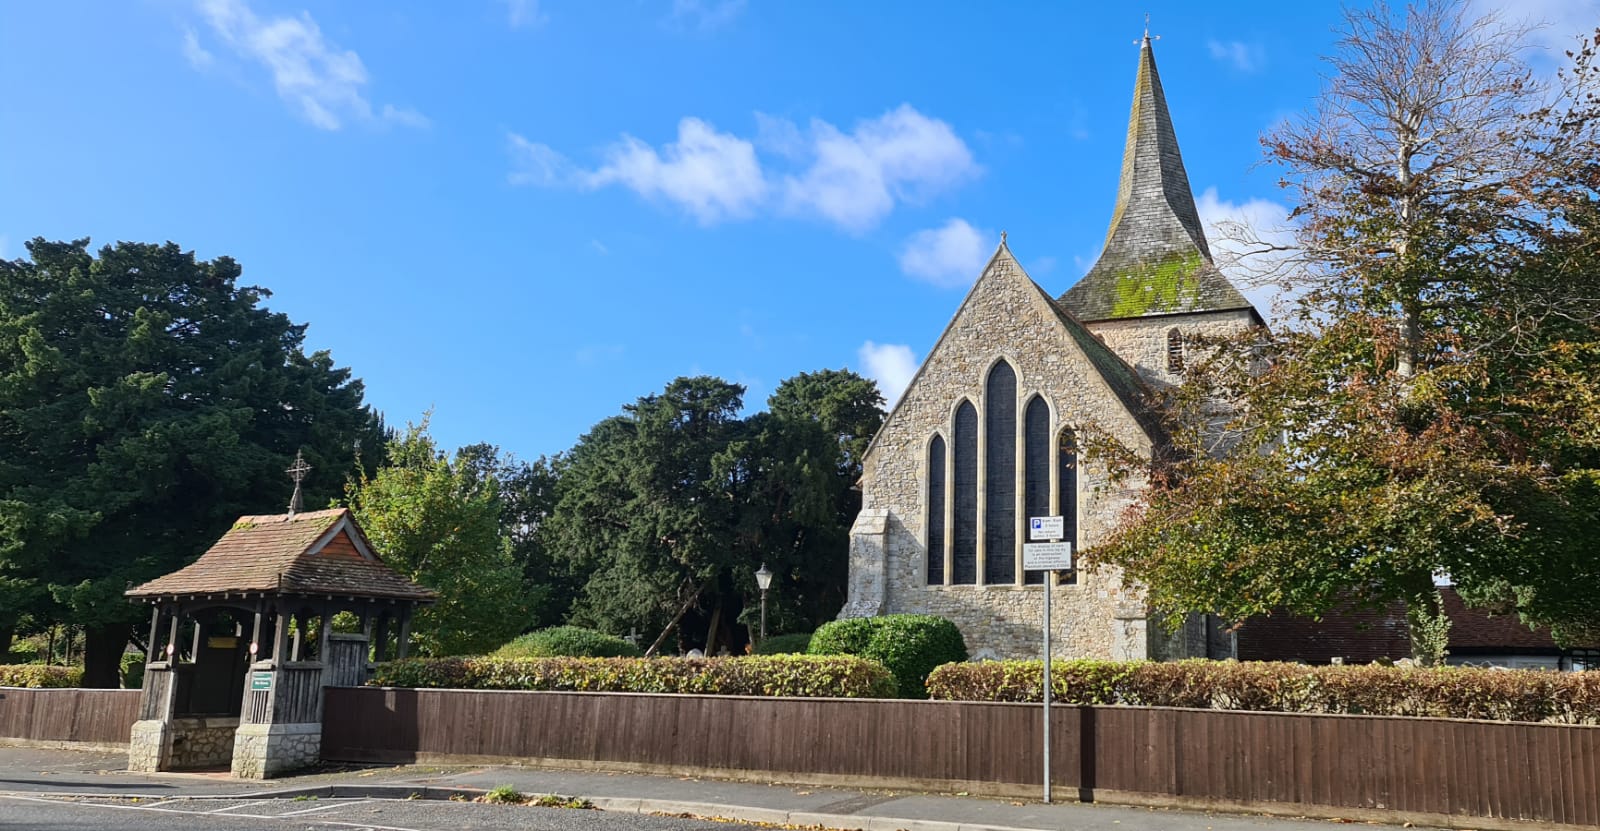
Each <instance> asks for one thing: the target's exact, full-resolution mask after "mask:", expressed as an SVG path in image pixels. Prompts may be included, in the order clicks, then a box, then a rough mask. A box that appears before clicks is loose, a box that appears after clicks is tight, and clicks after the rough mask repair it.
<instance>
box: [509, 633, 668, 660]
mask: <svg viewBox="0 0 1600 831" xmlns="http://www.w3.org/2000/svg"><path fill="white" fill-rule="evenodd" d="M491 654H492V655H493V656H494V657H496V658H562V657H566V658H638V657H640V656H641V655H643V654H644V653H643V652H641V651H640V650H639V647H637V646H634V645H633V644H631V643H628V642H627V641H625V640H623V639H621V638H619V637H617V636H615V635H607V634H606V633H604V632H596V631H595V630H593V629H585V628H583V627H582V626H552V627H550V628H549V629H540V630H539V631H537V632H529V633H528V634H526V635H522V636H520V637H518V638H515V639H513V640H512V641H511V642H510V643H507V644H506V645H505V646H502V647H500V648H499V649H496V650H495V651H494V652H493V653H491Z"/></svg>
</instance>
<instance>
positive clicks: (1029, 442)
mask: <svg viewBox="0 0 1600 831" xmlns="http://www.w3.org/2000/svg"><path fill="white" fill-rule="evenodd" d="M1022 468H1023V473H1022V482H1023V486H1022V487H1023V493H1022V505H1023V508H1024V510H1023V512H1022V516H1020V517H1018V520H1019V521H1018V523H1017V527H1018V528H1019V529H1023V528H1026V527H1027V523H1028V517H1036V516H1050V515H1051V513H1050V405H1049V404H1046V403H1045V400H1044V399H1043V398H1041V397H1039V396H1034V397H1033V399H1032V400H1031V401H1029V402H1028V406H1027V408H1026V409H1024V410H1023V412H1022ZM1018 533H1023V532H1022V531H1020V530H1019V532H1018ZM1024 539H1026V537H1024ZM1023 582H1024V583H1027V584H1029V585H1039V584H1041V583H1043V582H1044V572H1042V571H1025V572H1023Z"/></svg>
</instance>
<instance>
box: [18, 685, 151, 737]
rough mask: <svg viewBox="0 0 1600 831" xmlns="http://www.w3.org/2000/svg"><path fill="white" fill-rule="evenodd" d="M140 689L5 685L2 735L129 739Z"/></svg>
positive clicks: (135, 718) (136, 712) (136, 715)
mask: <svg viewBox="0 0 1600 831" xmlns="http://www.w3.org/2000/svg"><path fill="white" fill-rule="evenodd" d="M138 718H139V691H138V690H84V689H31V688H28V689H25V688H17V687H0V739H23V740H27V741H41V742H89V743H93V744H127V743H128V734H129V732H130V731H131V729H132V727H133V723H134V721H136V720H137V719H138Z"/></svg>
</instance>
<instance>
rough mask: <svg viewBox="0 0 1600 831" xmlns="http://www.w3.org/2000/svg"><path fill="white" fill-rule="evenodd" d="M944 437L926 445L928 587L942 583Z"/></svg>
mask: <svg viewBox="0 0 1600 831" xmlns="http://www.w3.org/2000/svg"><path fill="white" fill-rule="evenodd" d="M944 476H945V472H944V436H934V437H933V441H931V442H929V443H928V524H927V526H926V527H927V529H928V585H930V586H938V585H942V584H943V583H944V541H945V527H944V505H945V495H946V494H945V491H946V488H945V481H944Z"/></svg>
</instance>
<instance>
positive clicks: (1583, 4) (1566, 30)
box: [1469, 0, 1600, 66]
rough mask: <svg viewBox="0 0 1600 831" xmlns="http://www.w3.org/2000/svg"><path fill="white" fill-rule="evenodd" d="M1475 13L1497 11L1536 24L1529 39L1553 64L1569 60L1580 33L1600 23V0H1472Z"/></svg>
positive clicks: (1521, 22) (1511, 19) (1512, 19)
mask: <svg viewBox="0 0 1600 831" xmlns="http://www.w3.org/2000/svg"><path fill="white" fill-rule="evenodd" d="M1469 11H1470V13H1471V14H1473V15H1482V14H1486V13H1488V12H1494V13H1496V14H1498V15H1499V16H1500V19H1501V20H1503V21H1505V22H1507V23H1511V24H1514V25H1528V26H1535V27H1537V28H1535V29H1534V30H1533V31H1532V32H1530V33H1529V36H1528V40H1529V42H1530V44H1531V45H1532V46H1534V47H1535V48H1536V49H1539V50H1542V51H1543V52H1544V53H1545V58H1546V59H1547V62H1548V63H1549V64H1550V65H1551V66H1555V65H1560V64H1563V63H1565V62H1566V57H1565V56H1566V52H1567V50H1569V49H1572V48H1574V47H1575V46H1577V43H1578V37H1579V36H1581V35H1589V36H1593V35H1594V31H1595V27H1596V26H1600V0H1472V3H1471V9H1470V10H1469Z"/></svg>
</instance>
